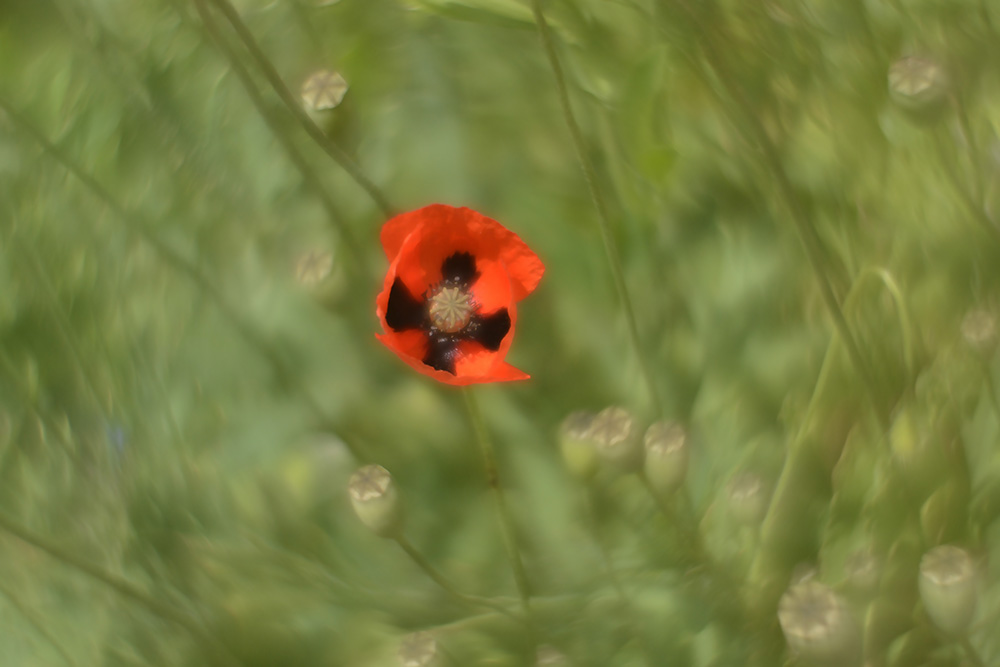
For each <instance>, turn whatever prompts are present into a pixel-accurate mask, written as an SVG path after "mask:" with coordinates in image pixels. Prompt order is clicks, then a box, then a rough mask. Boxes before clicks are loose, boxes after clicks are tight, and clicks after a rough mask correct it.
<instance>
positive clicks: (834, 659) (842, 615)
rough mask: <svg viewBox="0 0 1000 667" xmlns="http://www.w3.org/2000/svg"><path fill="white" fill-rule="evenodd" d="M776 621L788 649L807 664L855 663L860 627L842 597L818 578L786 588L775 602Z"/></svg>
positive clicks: (859, 654) (832, 665) (829, 666)
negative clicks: (776, 602)
mask: <svg viewBox="0 0 1000 667" xmlns="http://www.w3.org/2000/svg"><path fill="white" fill-rule="evenodd" d="M778 622H779V623H780V624H781V630H782V632H784V633H785V640H786V641H787V642H788V646H789V648H791V650H792V651H793V652H794V653H795V654H796V655H797V656H798V657H799V658H800V659H801V661H802V662H803V663H805V664H808V665H816V666H821V667H835V666H840V665H844V667H847V666H848V665H850V666H851V667H854V666H855V665H857V664H859V660H860V657H861V630H860V628H859V626H858V623H857V621H856V620H855V619H854V616H853V615H852V614H851V611H850V609H849V608H848V606H847V603H846V602H844V600H843V598H841V597H840V596H839V595H837V594H836V593H834V592H833V590H832V589H830V587H828V586H826V585H824V584H821V583H819V582H818V581H806V582H804V583H801V584H796V585H794V586H792V587H791V588H789V589H788V591H786V592H785V594H784V595H783V596H782V597H781V602H780V603H779V605H778Z"/></svg>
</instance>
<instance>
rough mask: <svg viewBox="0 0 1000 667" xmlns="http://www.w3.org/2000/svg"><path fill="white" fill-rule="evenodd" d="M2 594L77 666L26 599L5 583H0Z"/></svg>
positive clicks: (71, 663)
mask: <svg viewBox="0 0 1000 667" xmlns="http://www.w3.org/2000/svg"><path fill="white" fill-rule="evenodd" d="M0 595H3V597H5V598H7V601H8V602H10V604H11V606H12V607H14V608H15V609H17V611H18V612H20V614H21V616H23V617H24V618H25V620H27V621H28V623H29V624H30V625H31V627H33V628H34V629H35V632H37V633H38V634H39V635H41V636H42V637H43V638H44V639H45V641H47V642H48V643H49V644H50V645H51V646H52V648H53V649H54V650H55V651H56V653H58V654H59V656H60V657H61V658H62V659H63V661H64V662H65V663H66V664H67V665H69V666H70V667H76V664H77V663H76V661H75V660H74V659H73V657H72V656H71V655H70V653H69V651H68V650H67V649H66V647H65V646H63V645H62V644H61V643H60V642H59V639H58V638H57V637H56V636H55V635H53V634H52V633H51V632H49V631H48V629H46V627H45V623H44V622H43V621H42V619H41V618H40V617H39V615H38V613H37V612H36V611H35V610H34V609H31V608H30V607H28V605H26V604H25V603H24V601H23V600H21V598H20V597H18V596H17V595H16V594H15V593H14V591H12V590H10V589H9V588H7V586H5V585H4V584H3V583H0Z"/></svg>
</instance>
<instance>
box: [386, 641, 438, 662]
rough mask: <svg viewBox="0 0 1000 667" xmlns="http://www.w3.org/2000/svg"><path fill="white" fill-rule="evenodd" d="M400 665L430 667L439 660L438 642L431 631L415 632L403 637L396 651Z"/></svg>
mask: <svg viewBox="0 0 1000 667" xmlns="http://www.w3.org/2000/svg"><path fill="white" fill-rule="evenodd" d="M396 655H397V657H398V658H399V664H400V667H429V666H430V665H436V664H438V663H439V662H440V661H439V660H438V643H437V640H436V639H434V636H433V635H432V634H431V633H429V632H414V633H413V634H410V635H407V636H406V637H404V638H403V641H402V642H401V643H400V644H399V651H398V652H397V653H396Z"/></svg>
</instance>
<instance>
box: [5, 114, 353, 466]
mask: <svg viewBox="0 0 1000 667" xmlns="http://www.w3.org/2000/svg"><path fill="white" fill-rule="evenodd" d="M0 109H2V110H3V111H4V112H5V113H6V114H7V118H8V119H9V120H11V121H12V122H13V123H14V124H15V125H17V126H18V127H19V128H20V129H21V130H22V131H24V133H25V134H27V135H28V136H30V137H31V138H32V139H34V140H35V141H36V142H37V143H38V144H39V145H40V146H41V147H42V149H43V150H44V151H45V152H46V153H47V154H48V155H50V156H51V157H52V158H54V159H55V160H56V161H57V162H58V163H59V164H61V165H62V166H63V168H65V169H66V170H67V171H68V172H69V173H71V174H72V175H73V176H74V177H76V178H77V179H79V180H80V182H82V183H83V185H84V186H85V187H86V188H87V189H88V190H90V191H91V193H92V194H94V196H96V197H97V198H98V199H100V200H101V201H102V202H104V204H105V205H106V206H107V207H108V208H109V209H111V211H112V213H114V214H115V216H117V217H118V218H119V219H120V220H121V221H122V222H123V223H124V224H125V227H126V228H127V229H128V231H130V232H132V233H134V234H135V235H136V236H138V237H139V238H140V239H142V240H143V241H144V242H146V243H148V244H149V245H150V246H151V247H152V248H153V250H154V251H156V253H157V254H158V255H159V256H160V258H161V259H162V260H163V261H164V262H165V263H166V264H167V265H169V266H170V267H171V268H173V269H174V270H176V271H177V272H178V273H181V274H183V275H184V276H186V277H187V278H188V279H189V280H191V282H192V283H194V284H195V285H196V286H197V287H198V288H199V289H201V290H202V291H203V292H204V293H205V294H206V295H207V296H208V297H209V299H210V300H211V301H212V302H213V303H214V304H215V307H216V308H217V309H218V310H219V312H220V313H221V314H222V316H223V317H224V318H225V319H226V320H227V321H228V322H229V323H230V325H231V326H232V327H233V328H234V329H235V330H236V331H237V332H238V333H239V334H240V336H242V337H243V339H244V340H245V341H246V342H247V343H248V344H249V345H250V346H251V347H252V348H254V349H255V350H256V351H257V352H258V353H259V354H260V356H261V357H262V358H264V360H265V361H266V362H267V363H268V365H269V366H270V367H271V369H272V371H273V372H274V374H275V376H276V377H277V378H278V380H279V381H280V382H282V383H283V384H285V385H286V386H287V387H289V388H290V389H292V390H294V391H295V392H296V393H298V394H299V396H300V397H301V398H302V400H303V401H304V402H305V404H306V405H307V406H308V407H309V409H310V410H311V411H312V412H313V414H314V415H315V417H316V419H317V421H318V422H319V423H320V424H321V425H322V426H323V427H327V428H334V427H335V425H334V423H333V420H332V419H331V418H330V416H329V415H328V414H327V412H326V410H324V409H323V407H322V404H321V403H320V402H319V400H318V399H317V398H316V396H315V395H313V393H312V391H310V389H309V387H308V386H307V385H306V384H305V383H304V382H303V381H302V380H301V379H299V377H298V376H297V375H295V374H294V373H291V372H290V371H289V369H288V367H287V364H286V363H285V362H284V360H283V358H282V355H281V352H280V351H279V350H278V348H276V347H275V346H274V345H273V344H272V343H271V342H270V341H269V340H268V339H267V338H266V337H265V336H264V335H263V334H262V333H261V332H260V331H258V330H257V329H256V328H255V327H254V326H253V325H252V323H250V322H248V321H247V320H246V318H244V317H243V315H242V314H241V313H240V312H239V311H238V310H237V309H236V308H235V307H234V306H233V305H232V304H230V303H229V301H228V300H226V298H225V297H224V296H223V295H222V293H221V291H220V290H219V289H218V288H217V287H216V286H215V285H213V284H212V282H211V281H210V280H209V279H208V277H207V276H206V275H205V274H204V272H203V271H201V269H199V268H198V267H197V266H196V265H195V264H194V263H192V262H190V261H189V260H188V259H186V258H185V257H183V256H182V255H181V254H180V253H178V252H177V251H176V250H174V249H173V248H171V247H170V246H169V245H167V244H166V243H164V242H163V241H162V240H160V238H159V237H158V236H157V235H156V234H154V233H153V227H152V226H151V225H150V224H148V223H147V222H146V221H145V220H144V219H142V218H141V217H140V216H139V215H137V214H134V213H132V212H130V211H129V210H128V209H126V208H125V207H124V206H123V205H122V204H121V203H120V202H119V201H118V200H116V199H115V198H114V197H112V196H111V193H110V192H108V190H107V189H106V188H105V187H104V186H103V185H102V184H101V183H100V182H99V181H98V180H97V179H96V178H94V177H93V176H92V175H90V174H89V173H88V172H87V171H85V170H84V169H83V168H82V167H81V166H80V165H78V164H77V163H76V161H75V160H74V159H73V158H71V157H70V156H69V154H68V153H67V152H66V151H65V150H64V149H62V148H61V147H59V146H57V145H56V144H54V143H52V142H51V141H49V139H48V138H47V137H46V136H45V135H44V134H42V132H41V131H40V130H38V129H37V128H36V127H35V126H34V125H33V124H32V123H31V122H29V121H28V120H27V119H26V118H25V117H24V116H23V115H22V114H21V113H20V112H19V111H18V110H17V109H16V108H15V107H14V105H12V104H10V102H8V101H7V99H5V98H4V97H3V96H0ZM344 443H345V444H346V445H347V447H348V449H350V450H351V453H352V454H353V455H354V456H355V457H356V458H357V459H358V460H359V461H367V460H370V458H371V457H370V456H368V455H367V453H366V451H365V448H364V447H362V445H361V444H360V443H359V442H358V441H356V440H352V439H350V438H345V439H344Z"/></svg>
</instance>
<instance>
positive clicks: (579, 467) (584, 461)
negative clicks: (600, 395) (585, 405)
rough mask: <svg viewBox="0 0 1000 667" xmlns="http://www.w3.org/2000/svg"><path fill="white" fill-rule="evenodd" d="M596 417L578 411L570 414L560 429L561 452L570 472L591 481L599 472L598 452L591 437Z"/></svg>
mask: <svg viewBox="0 0 1000 667" xmlns="http://www.w3.org/2000/svg"><path fill="white" fill-rule="evenodd" d="M593 424H594V415H593V414H592V413H590V412H585V411H583V410H578V411H577V412H573V413H570V415H569V416H567V417H566V419H564V420H563V422H562V425H561V426H560V427H559V450H560V451H561V452H562V456H563V461H565V462H566V467H567V468H569V470H570V472H572V473H573V474H574V475H576V476H577V477H579V478H580V479H589V478H590V477H592V476H593V474H594V472H595V471H596V470H597V450H596V449H595V447H594V439H593V438H592V437H591V428H592V427H593Z"/></svg>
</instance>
